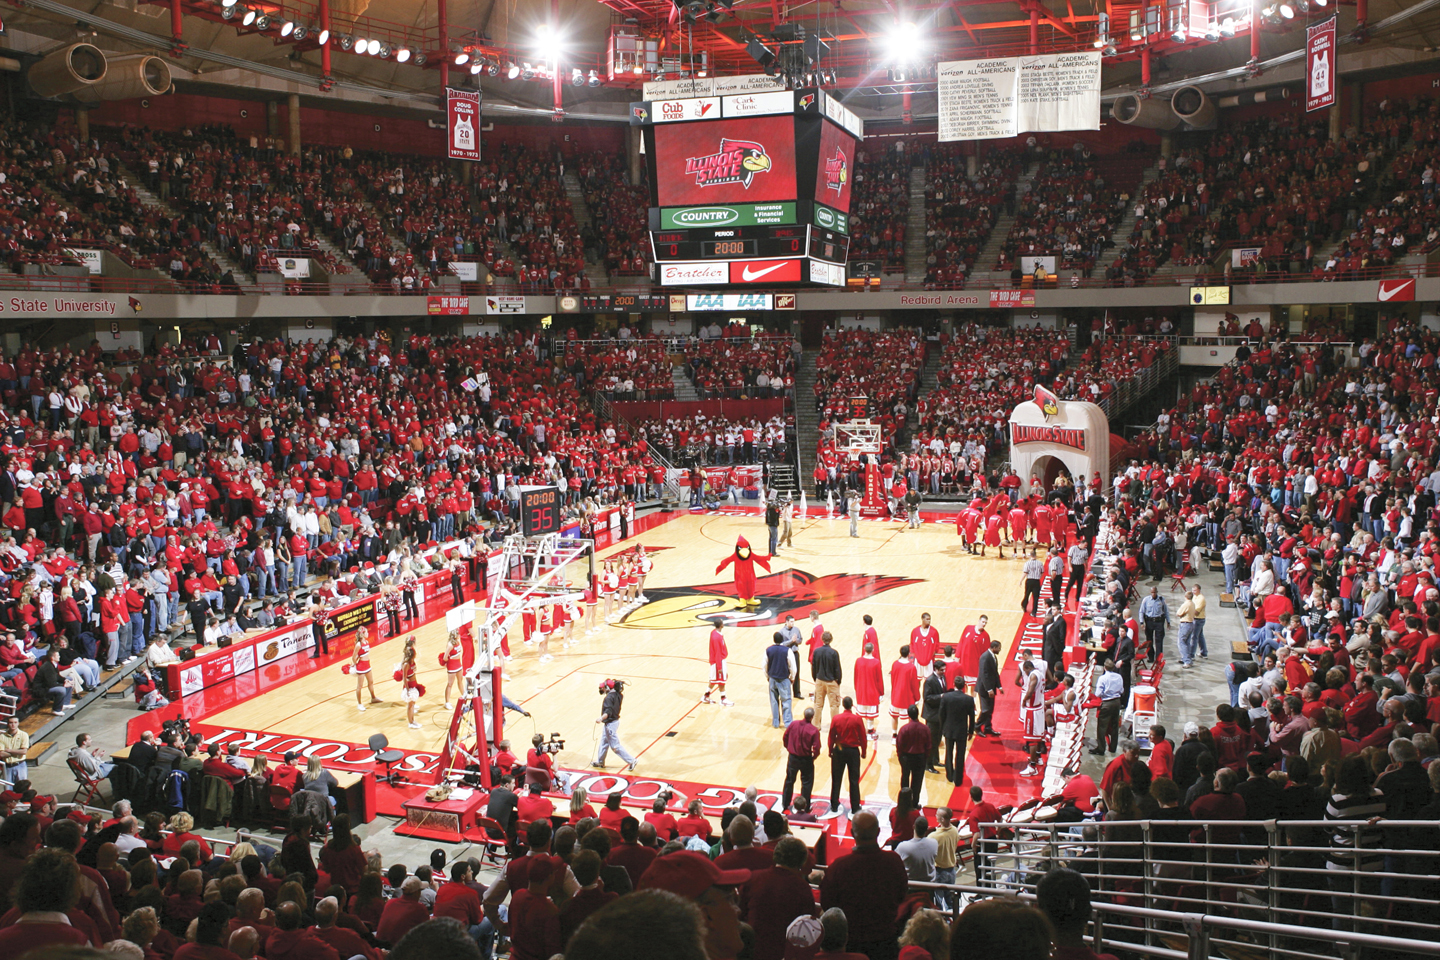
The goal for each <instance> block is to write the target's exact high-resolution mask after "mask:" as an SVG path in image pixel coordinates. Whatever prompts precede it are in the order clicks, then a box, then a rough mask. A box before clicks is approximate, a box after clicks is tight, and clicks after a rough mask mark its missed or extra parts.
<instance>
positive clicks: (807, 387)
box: [795, 347, 820, 468]
mask: <svg viewBox="0 0 1440 960" xmlns="http://www.w3.org/2000/svg"><path fill="white" fill-rule="evenodd" d="M819 356H820V350H819V348H818V347H806V348H805V352H804V353H803V354H801V356H800V367H799V369H798V370H796V371H795V451H796V453H797V454H798V456H797V457H796V462H798V463H799V464H800V465H801V467H802V468H803V467H804V465H805V464H806V463H811V464H812V465H813V462H814V460H815V451H816V450H817V449H818V448H819V446H820V415H819V414H818V413H816V412H815V360H816V358H818V357H819ZM812 468H813V466H812Z"/></svg>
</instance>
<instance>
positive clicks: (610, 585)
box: [600, 560, 620, 623]
mask: <svg viewBox="0 0 1440 960" xmlns="http://www.w3.org/2000/svg"><path fill="white" fill-rule="evenodd" d="M619 589H620V574H618V573H616V572H615V561H614V560H606V561H605V573H604V574H602V576H601V581H600V592H601V593H602V594H603V595H604V597H605V622H606V623H613V622H614V620H615V618H614V616H613V614H614V612H615V593H616V591H618V590H619Z"/></svg>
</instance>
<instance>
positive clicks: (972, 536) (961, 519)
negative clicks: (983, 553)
mask: <svg viewBox="0 0 1440 960" xmlns="http://www.w3.org/2000/svg"><path fill="white" fill-rule="evenodd" d="M979 526H980V511H979V510H976V509H975V507H974V506H973V502H972V505H971V506H968V507H966V508H965V509H964V510H961V511H960V516H958V517H956V518H955V527H956V532H958V533H959V534H960V539H961V541H962V542H963V543H964V544H965V551H966V552H967V553H974V552H975V544H976V542H977V538H976V534H977V530H978V528H979Z"/></svg>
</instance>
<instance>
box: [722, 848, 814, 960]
mask: <svg viewBox="0 0 1440 960" xmlns="http://www.w3.org/2000/svg"><path fill="white" fill-rule="evenodd" d="M806 854H807V851H806V849H805V843H804V841H802V840H800V839H798V838H796V837H781V838H780V839H779V840H778V841H776V843H775V849H774V861H775V864H774V866H771V867H766V868H764V869H761V870H756V871H754V872H752V873H751V874H750V883H749V884H748V887H749V890H750V901H749V906H748V909H747V910H746V914H745V922H746V923H748V924H750V927H751V929H753V930H754V931H755V947H754V950H753V951H752V953H751V956H752V957H754V960H782V958H783V957H784V956H785V931H786V929H787V928H788V927H789V926H790V923H791V922H792V921H793V920H794V919H795V918H796V917H813V916H815V915H816V914H817V913H819V910H818V909H817V908H816V906H815V897H814V895H813V894H812V893H811V892H810V882H809V881H808V880H807V879H806V878H805V859H806ZM716 865H717V866H719V861H716Z"/></svg>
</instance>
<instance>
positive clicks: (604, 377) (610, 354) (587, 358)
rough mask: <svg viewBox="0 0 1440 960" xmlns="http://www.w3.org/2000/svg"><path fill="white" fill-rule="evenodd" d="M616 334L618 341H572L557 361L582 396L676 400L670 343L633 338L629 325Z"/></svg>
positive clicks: (650, 338)
mask: <svg viewBox="0 0 1440 960" xmlns="http://www.w3.org/2000/svg"><path fill="white" fill-rule="evenodd" d="M617 332H618V333H620V334H621V335H620V336H617V337H616V338H615V339H605V340H584V341H581V340H578V339H575V340H571V341H570V342H568V343H567V344H566V348H565V351H564V353H563V354H560V355H558V356H557V359H556V362H557V363H558V364H560V365H561V366H562V367H563V369H564V372H565V374H566V375H568V376H569V377H571V378H573V379H574V381H575V386H576V388H577V389H579V390H580V391H581V392H582V393H589V392H599V393H603V394H604V395H605V396H606V397H607V398H608V399H610V400H670V399H673V398H674V396H675V382H674V380H673V379H672V377H671V374H670V352H669V351H670V347H669V344H668V343H666V341H665V340H663V339H661V338H660V337H658V336H653V335H651V336H632V335H631V331H630V329H629V327H628V326H627V327H625V328H623V329H622V330H620V331H617ZM572 333H573V330H572Z"/></svg>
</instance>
